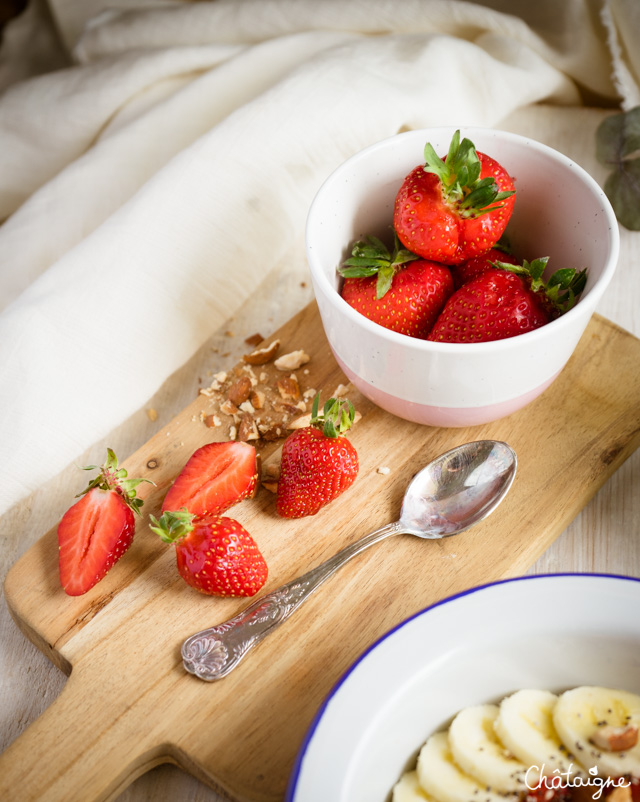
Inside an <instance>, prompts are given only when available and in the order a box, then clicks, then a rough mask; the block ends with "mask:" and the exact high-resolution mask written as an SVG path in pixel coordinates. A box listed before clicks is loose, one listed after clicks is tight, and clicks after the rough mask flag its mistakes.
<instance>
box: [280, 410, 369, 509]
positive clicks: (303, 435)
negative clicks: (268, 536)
mask: <svg viewBox="0 0 640 802" xmlns="http://www.w3.org/2000/svg"><path fill="white" fill-rule="evenodd" d="M319 401H320V395H319V394H318V395H316V397H315V398H314V400H313V407H312V412H311V424H310V425H309V426H307V427H305V428H304V429H298V430H297V431H295V432H293V434H290V435H289V437H287V439H286V440H285V441H284V444H283V446H282V460H281V463H280V479H279V481H278V497H277V502H276V509H277V512H278V515H281V516H282V517H283V518H302V517H303V516H305V515H315V514H316V513H317V512H318V510H319V509H320V508H321V507H324V506H325V505H326V504H328V503H329V502H330V501H333V499H335V498H337V497H338V496H339V495H340V494H341V493H344V491H345V490H347V488H349V487H351V485H352V484H353V483H354V481H355V479H356V476H357V475H358V454H357V452H356V450H355V448H354V447H353V445H352V444H351V443H350V442H349V441H348V440H347V438H346V437H343V436H342V435H343V432H346V431H347V430H348V429H349V428H350V427H351V425H352V424H353V421H354V418H355V410H354V408H353V404H352V403H351V402H350V401H343V400H342V399H340V398H330V399H329V400H328V401H327V402H326V403H325V405H324V408H323V411H322V413H321V414H318V406H319Z"/></svg>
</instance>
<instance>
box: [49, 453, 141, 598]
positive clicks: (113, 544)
mask: <svg viewBox="0 0 640 802" xmlns="http://www.w3.org/2000/svg"><path fill="white" fill-rule="evenodd" d="M96 468H97V466H95V465H90V466H88V467H87V468H84V470H95V469H96ZM99 470H100V473H99V474H98V476H96V477H95V479H93V480H92V481H91V482H90V483H89V485H88V487H87V488H85V490H83V491H82V492H81V493H79V494H78V496H79V497H80V500H79V501H77V502H76V503H75V504H74V505H73V506H72V507H70V508H69V509H68V510H67V512H66V513H65V514H64V515H63V516H62V519H61V520H60V523H59V524H58V549H59V553H58V566H59V571H60V583H61V584H62V587H63V588H64V591H65V592H66V593H67V594H68V595H69V596H80V595H82V594H83V593H86V592H87V591H88V590H90V589H91V588H92V587H93V586H94V585H95V584H97V583H98V582H99V581H100V580H101V579H102V578H103V577H104V576H105V575H106V574H107V572H108V571H109V570H110V569H111V568H112V567H113V565H114V564H115V563H116V562H117V561H118V560H119V559H120V557H122V555H123V554H124V553H125V552H126V551H127V549H128V548H129V546H130V545H131V543H132V542H133V535H134V532H135V518H134V512H135V513H137V514H140V508H141V507H142V504H143V501H142V499H140V498H138V497H137V494H136V488H137V486H138V485H139V484H140V483H141V482H149V483H150V484H153V482H151V481H150V480H149V479H129V478H128V476H127V471H126V470H125V469H124V468H118V460H117V457H116V455H115V454H114V452H113V451H112V450H111V449H108V450H107V461H106V462H105V464H104V465H103V466H102V467H101V468H100V469H99Z"/></svg>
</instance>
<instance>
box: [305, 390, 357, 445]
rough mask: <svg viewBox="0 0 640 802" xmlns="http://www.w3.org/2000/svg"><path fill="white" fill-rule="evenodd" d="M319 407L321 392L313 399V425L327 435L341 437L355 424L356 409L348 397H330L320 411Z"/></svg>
mask: <svg viewBox="0 0 640 802" xmlns="http://www.w3.org/2000/svg"><path fill="white" fill-rule="evenodd" d="M319 407H320V393H318V394H317V395H316V397H315V398H314V399H313V405H312V407H311V426H315V427H317V428H318V429H320V430H321V431H322V434H324V436H325V437H331V438H333V437H339V436H340V435H342V434H344V433H345V432H347V431H348V430H349V429H350V428H351V427H352V426H353V422H354V420H355V417H356V411H355V408H354V406H353V404H352V403H351V401H349V400H348V399H346V400H343V399H342V398H330V399H329V400H328V401H326V402H325V404H324V406H323V408H322V412H320V413H319V412H318V409H319Z"/></svg>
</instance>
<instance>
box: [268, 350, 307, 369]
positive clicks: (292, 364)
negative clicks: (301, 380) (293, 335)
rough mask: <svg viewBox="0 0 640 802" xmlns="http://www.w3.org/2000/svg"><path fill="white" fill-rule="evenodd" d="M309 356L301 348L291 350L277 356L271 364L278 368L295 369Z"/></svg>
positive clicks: (303, 363) (305, 361) (304, 362)
mask: <svg viewBox="0 0 640 802" xmlns="http://www.w3.org/2000/svg"><path fill="white" fill-rule="evenodd" d="M310 358H311V357H310V356H309V355H308V354H305V352H304V351H302V350H300V351H291V352H290V353H289V354H284V355H283V356H281V357H278V359H276V361H275V362H274V363H273V364H274V365H275V366H276V368H277V369H278V370H297V369H298V368H299V367H301V366H302V365H305V364H306V363H307V362H308V361H309V359H310Z"/></svg>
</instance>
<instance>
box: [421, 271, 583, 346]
mask: <svg viewBox="0 0 640 802" xmlns="http://www.w3.org/2000/svg"><path fill="white" fill-rule="evenodd" d="M547 262H548V257H544V258H542V259H535V260H534V261H533V262H531V263H529V262H527V261H525V262H523V264H522V266H518V265H511V264H507V263H506V262H497V263H496V267H494V268H492V269H491V270H487V271H485V272H484V273H482V274H481V275H480V276H478V277H477V278H475V279H472V280H471V281H469V282H468V283H467V284H464V285H463V286H462V287H460V289H458V290H456V292H454V294H453V295H452V296H451V298H449V300H448V301H447V303H446V305H445V307H444V309H443V310H442V313H441V314H440V317H439V318H438V320H437V321H436V323H435V326H434V327H433V329H432V330H431V333H430V334H429V336H428V338H427V339H429V340H433V341H434V342H448V343H470V342H487V341H489V340H502V339H506V338H507V337H515V335H517V334H524V333H525V332H527V331H532V330H533V329H536V328H539V327H540V326H544V325H545V324H546V323H549V322H550V321H551V320H553V319H554V318H556V317H559V316H560V315H561V314H564V312H566V311H568V310H569V309H570V308H571V307H572V306H573V305H574V303H575V301H576V298H577V297H578V295H579V294H580V293H581V292H582V290H583V289H584V285H585V283H586V271H585V270H581V271H576V270H574V269H562V270H558V271H556V272H555V273H554V274H553V275H552V276H551V278H550V279H549V280H548V282H545V281H544V280H543V273H544V270H545V268H546V265H547Z"/></svg>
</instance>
